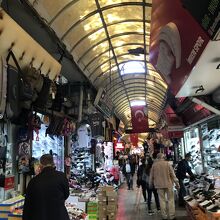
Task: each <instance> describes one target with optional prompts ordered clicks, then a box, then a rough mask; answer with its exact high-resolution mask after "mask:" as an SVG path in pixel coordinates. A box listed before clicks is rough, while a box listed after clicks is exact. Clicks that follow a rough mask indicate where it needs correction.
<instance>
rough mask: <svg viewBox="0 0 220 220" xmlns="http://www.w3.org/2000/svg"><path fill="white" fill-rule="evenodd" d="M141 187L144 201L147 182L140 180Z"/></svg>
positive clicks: (145, 199)
mask: <svg viewBox="0 0 220 220" xmlns="http://www.w3.org/2000/svg"><path fill="white" fill-rule="evenodd" d="M141 188H142V195H143V197H144V201H145V202H146V201H147V194H146V191H147V183H146V182H144V181H142V183H141Z"/></svg>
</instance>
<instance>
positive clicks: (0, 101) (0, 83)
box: [0, 57, 7, 119]
mask: <svg viewBox="0 0 220 220" xmlns="http://www.w3.org/2000/svg"><path fill="white" fill-rule="evenodd" d="M6 95H7V64H6V60H4V58H3V57H0V119H2V118H3V117H4V114H5V108H6Z"/></svg>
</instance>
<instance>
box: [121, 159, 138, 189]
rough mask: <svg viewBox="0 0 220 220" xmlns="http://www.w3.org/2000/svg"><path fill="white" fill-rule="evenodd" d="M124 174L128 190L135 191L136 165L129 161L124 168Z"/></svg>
mask: <svg viewBox="0 0 220 220" xmlns="http://www.w3.org/2000/svg"><path fill="white" fill-rule="evenodd" d="M122 173H123V174H124V176H125V178H126V181H127V185H128V190H130V189H132V190H133V176H134V173H135V164H134V163H132V162H131V161H130V160H129V159H127V160H126V163H125V164H124V165H123V167H122Z"/></svg>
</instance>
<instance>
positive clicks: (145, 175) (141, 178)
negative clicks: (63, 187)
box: [137, 157, 160, 215]
mask: <svg viewBox="0 0 220 220" xmlns="http://www.w3.org/2000/svg"><path fill="white" fill-rule="evenodd" d="M152 165H153V160H152V158H151V157H147V158H145V157H143V158H142V159H141V165H140V166H139V168H138V171H137V186H138V187H140V186H141V188H142V194H143V197H144V201H145V202H147V206H148V214H149V215H152V214H154V211H153V210H152V209H151V203H152V201H151V199H152V194H154V198H155V202H156V207H157V210H158V211H159V210H160V202H159V197H158V193H157V190H156V189H155V188H154V187H150V185H149V179H150V170H151V168H152ZM146 191H147V194H148V198H147V196H146Z"/></svg>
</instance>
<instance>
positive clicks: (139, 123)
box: [131, 106, 148, 133]
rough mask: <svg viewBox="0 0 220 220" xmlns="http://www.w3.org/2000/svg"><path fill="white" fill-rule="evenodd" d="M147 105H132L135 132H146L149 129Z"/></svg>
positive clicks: (132, 121)
mask: <svg viewBox="0 0 220 220" xmlns="http://www.w3.org/2000/svg"><path fill="white" fill-rule="evenodd" d="M144 107H145V106H132V107H131V123H132V127H133V130H132V132H133V133H144V132H147V130H148V117H147V116H146V115H145V113H144Z"/></svg>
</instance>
